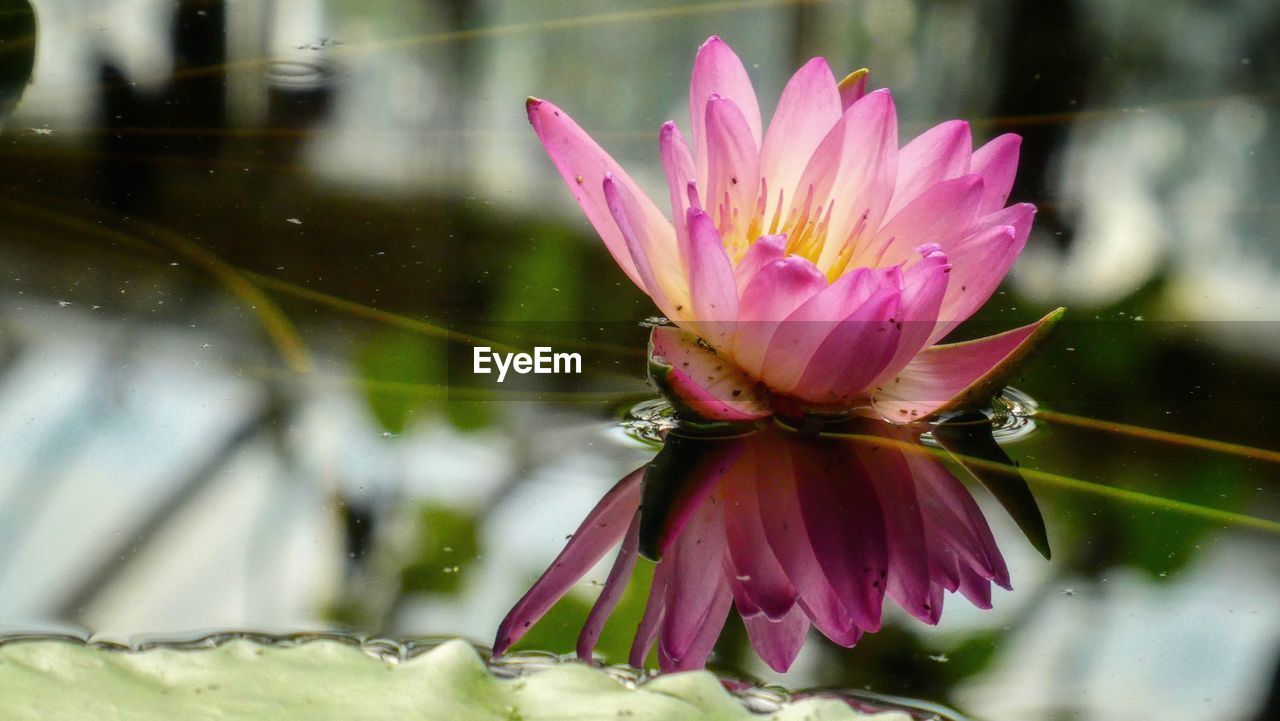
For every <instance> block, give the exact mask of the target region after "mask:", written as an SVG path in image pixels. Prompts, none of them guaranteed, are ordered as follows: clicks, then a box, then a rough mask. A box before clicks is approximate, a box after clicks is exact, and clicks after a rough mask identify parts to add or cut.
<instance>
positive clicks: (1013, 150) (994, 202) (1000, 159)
mask: <svg viewBox="0 0 1280 721" xmlns="http://www.w3.org/2000/svg"><path fill="white" fill-rule="evenodd" d="M1021 147H1022V138H1021V137H1019V136H1017V135H1015V134H1013V133H1006V134H1004V135H1001V136H1000V137H998V138H996V139H995V140H992V141H991V142H989V143H987V144H986V145H984V146H982V147H981V148H978V149H977V150H976V151H974V153H973V159H972V160H971V161H970V163H969V172H971V173H977V174H978V175H981V176H982V179H983V180H984V181H985V186H984V191H983V194H982V204H981V206H980V208H979V212H980V213H982V214H986V213H990V212H993V211H996V210H999V209H1000V208H1002V207H1004V204H1005V201H1007V200H1008V199H1009V191H1010V190H1012V189H1013V178H1014V176H1015V175H1016V174H1017V172H1018V151H1019V149H1020V148H1021Z"/></svg>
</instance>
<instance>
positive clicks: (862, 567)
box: [495, 37, 1063, 670]
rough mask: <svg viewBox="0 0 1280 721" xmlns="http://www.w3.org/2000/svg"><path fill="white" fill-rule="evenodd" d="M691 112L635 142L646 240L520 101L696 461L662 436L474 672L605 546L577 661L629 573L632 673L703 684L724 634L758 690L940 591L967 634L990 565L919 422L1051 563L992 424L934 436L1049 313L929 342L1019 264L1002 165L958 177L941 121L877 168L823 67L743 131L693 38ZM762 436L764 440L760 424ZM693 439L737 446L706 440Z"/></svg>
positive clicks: (981, 602)
mask: <svg viewBox="0 0 1280 721" xmlns="http://www.w3.org/2000/svg"><path fill="white" fill-rule="evenodd" d="M689 105H690V115H691V118H690V120H691V129H692V144H690V143H689V142H687V141H686V140H685V137H684V136H683V135H682V134H681V132H680V130H679V129H678V128H677V127H676V125H675V123H673V122H668V123H666V124H664V125H663V126H662V129H661V131H660V133H659V152H660V155H661V158H662V164H663V166H664V168H665V170H666V176H667V189H668V196H669V198H668V200H669V202H670V204H671V213H670V215H668V214H667V213H665V212H663V211H662V210H660V209H659V208H658V206H657V205H656V204H655V203H654V202H653V201H651V200H650V199H649V198H648V197H647V196H646V195H645V193H644V192H643V191H642V190H641V189H640V188H639V187H638V186H637V185H636V183H635V182H634V181H632V180H631V178H630V177H629V176H628V175H627V173H626V172H625V171H624V170H623V169H622V168H621V167H619V166H618V164H617V163H616V162H614V160H613V159H612V158H610V157H609V155H608V154H607V153H606V152H605V151H604V150H603V149H602V148H601V147H600V146H599V145H597V144H596V143H595V142H594V141H593V140H592V139H591V138H590V136H588V135H587V134H586V133H585V132H584V131H583V130H582V129H581V128H579V127H578V126H577V125H576V124H575V123H574V122H573V120H571V119H570V118H569V116H568V115H567V114H566V113H565V112H564V111H563V110H561V109H559V108H557V107H556V106H554V105H552V104H551V103H549V102H546V101H543V100H537V99H530V100H529V102H528V112H529V119H530V122H532V124H533V128H534V130H535V131H536V132H537V135H538V138H539V140H541V141H542V144H543V145H544V146H545V147H546V149H547V152H548V153H549V154H550V156H551V159H552V161H553V162H554V163H555V165H556V167H557V168H558V169H559V171H560V174H561V176H562V177H563V178H564V180H565V182H566V184H567V185H568V186H569V189H570V190H571V191H572V192H573V195H574V197H575V198H576V199H577V201H578V203H579V205H581V207H582V209H583V211H584V212H585V213H586V215H587V218H588V219H589V220H590V221H591V223H592V225H593V226H594V227H595V229H596V231H597V232H598V233H599V235H600V237H601V238H602V239H603V240H604V243H605V246H606V247H607V248H608V249H609V252H610V253H611V254H612V255H613V258H614V259H615V260H616V261H617V263H618V265H619V266H620V267H621V268H622V270H623V272H625V273H626V274H627V276H628V277H630V278H631V280H632V281H633V282H634V283H635V284H636V285H637V286H639V287H640V288H641V289H642V290H643V291H644V292H645V293H647V294H648V295H649V297H650V298H652V299H653V301H654V303H655V304H656V305H657V306H658V308H659V309H661V311H662V312H663V313H664V314H665V315H666V317H667V318H668V319H669V320H670V321H671V324H670V325H658V326H656V327H655V328H654V329H653V331H652V334H651V336H650V342H649V377H650V379H651V380H652V381H653V382H654V384H655V386H657V388H658V389H659V390H660V391H661V392H662V393H663V395H664V396H665V397H666V398H667V399H668V400H670V401H671V403H672V404H673V406H674V407H675V409H676V412H677V416H678V418H679V419H680V421H681V422H682V424H683V426H684V430H688V429H689V428H690V427H691V426H692V427H693V428H695V429H696V430H698V431H699V432H700V433H701V434H702V435H701V436H697V437H695V436H691V435H688V434H687V433H683V432H682V431H680V430H677V431H672V432H671V433H670V434H669V435H668V437H667V439H666V443H665V445H664V447H663V450H662V451H661V452H660V453H659V454H658V456H657V458H655V459H654V461H653V462H651V463H649V464H648V465H647V466H645V467H644V468H641V469H638V470H637V471H635V472H634V473H632V474H631V475H629V476H627V477H626V478H624V479H623V480H622V481H621V482H619V484H618V485H617V486H615V487H614V488H613V490H611V491H610V492H609V493H608V494H607V495H606V496H605V497H604V498H603V499H602V500H601V501H600V503H599V504H598V505H597V506H596V508H595V509H594V510H593V511H592V512H591V514H590V515H589V516H588V517H587V519H586V520H585V521H584V522H583V523H582V525H581V527H580V528H579V529H578V532H577V533H575V534H574V535H573V536H572V537H571V540H570V541H569V543H568V545H567V546H566V547H565V549H564V551H563V552H562V553H561V554H560V555H559V556H558V557H557V558H556V560H555V562H554V563H553V564H552V566H551V568H549V569H548V570H547V572H546V573H545V574H543V576H542V577H541V578H540V579H539V580H538V581H537V582H536V583H535V584H534V586H533V587H532V588H531V589H530V590H529V592H528V593H527V594H526V595H525V596H524V597H523V598H522V599H521V600H520V601H519V602H518V603H517V604H516V606H515V607H514V608H513V609H512V610H511V612H510V613H509V614H508V616H507V617H506V619H505V620H504V621H503V623H502V625H501V626H500V628H499V630H498V637H497V640H496V642H495V652H496V653H502V652H503V651H505V650H506V649H507V648H509V647H510V646H511V644H513V643H515V642H516V641H517V640H519V639H520V637H521V636H522V635H523V634H524V633H525V632H526V631H527V630H528V629H529V628H530V627H531V626H532V625H533V624H534V623H535V622H537V620H538V619H539V618H541V617H542V615H543V614H545V613H546V612H547V611H548V610H549V609H550V608H551V607H552V605H553V604H554V603H555V602H556V601H557V600H558V599H559V598H561V597H562V596H563V595H564V594H565V593H566V592H567V591H568V590H569V589H570V588H571V587H572V586H573V585H574V584H575V583H577V582H578V580H579V579H580V578H581V577H582V576H583V575H584V574H585V573H587V571H588V570H589V569H590V568H591V567H592V566H593V565H594V564H596V563H597V562H599V560H600V559H601V558H603V557H604V555H605V554H606V553H607V552H608V551H609V550H610V549H612V548H613V547H614V546H616V545H619V544H620V545H621V550H620V551H619V553H618V556H617V559H616V561H615V563H614V566H613V570H612V571H611V572H610V574H609V577H608V580H607V581H606V583H605V585H604V588H603V590H602V592H601V593H600V596H599V598H598V599H597V601H596V604H595V607H594V608H593V609H592V611H591V614H590V616H589V617H588V618H587V621H586V624H585V626H584V628H583V630H582V635H581V637H580V640H579V645H578V651H579V654H580V655H581V656H582V657H583V658H590V657H591V654H592V651H593V648H594V646H595V643H596V640H597V639H598V638H599V635H600V632H601V629H602V628H603V626H604V623H605V621H606V620H607V619H608V617H609V616H610V614H611V613H612V612H613V610H614V608H615V606H616V604H617V603H618V601H619V598H620V597H621V594H622V592H623V589H624V588H625V587H626V585H627V583H628V582H629V580H630V578H631V575H632V571H633V569H634V566H635V564H636V561H637V558H638V557H639V556H645V557H647V558H649V559H651V560H653V561H656V562H657V566H656V567H655V570H654V577H653V584H652V586H651V588H650V591H649V596H648V602H647V605H646V609H645V614H644V617H643V619H642V620H641V621H640V623H639V628H638V629H637V631H636V636H635V643H634V645H633V647H632V653H631V659H630V660H631V663H632V664H634V665H637V666H640V665H642V664H643V663H644V661H645V659H646V657H647V656H648V655H649V653H650V652H651V650H652V649H655V648H656V650H657V655H658V660H659V663H660V665H661V667H662V668H663V669H665V670H675V669H687V668H696V667H699V666H701V665H703V664H704V663H705V662H706V660H707V658H708V655H709V654H710V653H711V650H712V647H713V646H714V644H715V642H716V640H717V638H718V637H719V635H720V631H721V629H722V627H723V625H724V622H725V619H726V617H727V615H728V612H729V609H730V608H731V607H736V608H737V610H738V613H739V614H740V615H741V616H742V618H743V621H744V623H745V625H746V629H747V633H748V635H749V637H750V639H751V643H752V645H753V646H754V648H755V649H756V651H757V652H758V653H759V655H760V656H761V658H763V659H764V660H765V662H766V663H768V664H769V665H770V666H771V667H773V668H774V669H777V670H785V669H786V668H787V667H789V666H790V665H791V663H792V661H793V660H794V659H795V657H796V654H797V653H798V651H799V649H800V647H801V645H802V643H803V640H804V638H805V637H806V635H807V634H808V632H809V629H810V628H811V627H812V628H816V629H817V630H818V631H819V632H821V633H822V634H823V635H825V636H826V637H828V638H829V639H831V640H832V641H834V642H836V643H838V644H841V645H845V646H851V645H853V644H854V643H856V642H857V640H858V639H859V637H860V636H861V635H862V634H863V633H867V632H873V631H876V630H878V629H879V628H880V625H881V614H882V607H883V605H884V599H885V598H886V597H887V598H890V599H892V600H893V601H895V602H896V603H897V604H898V605H899V606H901V607H902V608H903V609H904V610H905V611H906V612H908V613H909V614H911V615H912V616H914V617H916V618H918V619H920V620H922V621H924V622H926V623H930V624H932V623H937V621H938V618H939V616H940V614H941V612H942V604H943V599H944V596H945V594H947V593H948V592H959V593H961V594H963V595H964V596H966V597H967V598H968V599H969V600H970V601H971V602H972V603H974V604H975V605H977V606H980V607H989V606H990V605H991V585H992V584H996V585H999V586H1003V587H1005V588H1008V587H1009V577H1008V571H1007V569H1006V568H1005V565H1004V561H1003V559H1002V558H1001V555H1000V552H999V549H998V548H996V545H995V542H994V540H993V538H992V535H991V532H990V530H989V529H988V527H987V524H986V521H985V520H984V519H983V517H982V514H981V513H980V512H979V511H978V508H977V506H976V505H975V504H974V502H973V499H972V497H971V496H969V495H968V492H967V491H966V490H965V488H964V486H963V484H961V483H960V482H959V481H958V480H957V479H956V478H955V477H954V476H952V475H951V474H950V472H949V471H948V470H947V468H946V466H944V465H943V464H942V463H941V462H939V461H938V459H937V458H935V457H934V456H933V455H932V454H931V453H930V452H929V451H927V450H925V449H924V447H923V446H921V445H920V444H919V442H918V440H919V435H920V433H922V432H923V430H924V428H923V426H922V424H918V423H914V421H918V420H922V419H926V418H930V419H934V420H938V421H940V422H939V423H938V424H937V425H935V426H934V427H933V431H934V434H935V438H936V440H937V441H938V442H939V443H941V444H943V446H944V447H946V448H947V449H948V451H952V449H953V447H957V448H960V452H959V453H958V454H957V455H956V458H957V459H958V460H960V462H961V463H962V464H964V463H965V461H964V458H965V452H966V451H967V449H976V450H977V452H978V455H979V456H981V457H986V458H994V459H995V460H996V465H995V466H994V469H995V470H993V467H991V466H988V467H985V470H975V469H974V468H969V467H968V466H966V467H967V468H969V470H970V472H971V473H972V474H973V475H974V476H975V477H976V478H978V479H980V480H982V481H983V483H985V484H986V485H988V486H989V487H990V488H991V490H992V491H993V493H994V495H995V496H996V498H997V499H998V500H999V501H1000V502H1001V503H1002V504H1003V505H1004V506H1005V507H1006V508H1007V509H1009V510H1010V512H1011V513H1012V514H1013V515H1014V517H1015V520H1017V521H1018V523H1019V526H1020V527H1021V528H1022V529H1023V530H1024V532H1027V534H1028V538H1029V539H1031V540H1032V543H1033V544H1034V545H1036V547H1037V548H1039V549H1040V550H1041V551H1042V553H1045V555H1046V556H1047V555H1048V545H1047V537H1046V535H1045V533H1044V526H1043V520H1042V519H1041V517H1040V514H1039V511H1038V509H1037V508H1036V506H1035V501H1034V499H1033V498H1032V497H1031V496H1030V492H1029V491H1028V490H1027V489H1026V485H1025V483H1024V482H1022V479H1021V477H1020V476H1019V474H1018V473H1017V471H1016V468H1014V467H1013V466H1012V464H1011V463H1010V462H1008V458H1007V456H1004V455H1003V452H1002V451H1000V450H999V449H998V447H997V446H996V444H995V442H994V440H993V439H992V437H991V435H990V425H989V424H987V425H985V426H983V425H982V423H979V424H978V428H979V430H978V431H976V432H975V431H973V430H972V429H971V428H970V427H969V426H967V425H965V424H963V423H958V421H959V420H962V419H963V418H969V419H972V418H974V417H976V418H978V419H979V420H980V421H985V419H986V418H985V416H982V415H981V414H974V413H972V412H970V411H973V410H975V409H978V408H981V407H983V406H986V405H989V404H990V401H991V398H992V396H993V395H994V394H995V393H997V392H998V391H999V390H1000V388H1001V387H1002V386H1003V385H1004V384H1005V383H1006V382H1007V380H1008V379H1009V378H1010V376H1011V375H1012V374H1013V373H1015V372H1016V371H1017V370H1019V369H1020V367H1021V365H1022V363H1023V362H1024V361H1025V359H1026V358H1028V357H1029V356H1030V355H1031V353H1032V352H1033V351H1034V350H1035V349H1037V348H1038V347H1039V346H1040V345H1041V344H1043V342H1044V339H1045V337H1046V335H1047V331H1048V330H1049V329H1050V328H1052V326H1053V325H1054V324H1055V322H1056V321H1057V319H1058V318H1059V317H1060V316H1061V314H1062V312H1063V311H1062V309H1058V310H1056V311H1054V312H1053V313H1050V314H1049V315H1047V316H1046V317H1045V318H1043V319H1041V320H1040V321H1038V322H1036V323H1033V324H1031V325H1028V326H1024V327H1022V328H1017V329H1014V330H1010V331H1007V332H1005V333H1001V334H999V335H995V336H991V337H987V338H981V339H978V340H971V341H966V342H961V343H950V344H942V343H939V341H941V340H942V339H943V338H944V337H946V336H947V334H948V333H950V332H951V330H953V329H954V328H955V327H956V326H957V325H959V324H960V323H961V322H963V321H964V320H965V319H967V318H969V317H970V316H971V315H972V314H973V313H974V312H975V311H976V310H977V309H978V308H979V307H980V306H981V305H982V304H983V303H984V302H986V300H987V299H988V298H989V297H990V296H991V294H992V293H993V292H994V291H995V289H996V287H997V286H998V285H999V284H1000V282H1001V280H1002V279H1003V278H1004V276H1005V274H1006V273H1007V272H1008V271H1009V269H1010V268H1011V267H1012V265H1013V263H1014V261H1015V260H1016V259H1017V257H1018V255H1019V253H1020V252H1021V251H1022V248H1023V246H1024V245H1025V243H1026V241H1027V235H1028V233H1029V232H1030V230H1031V222H1032V218H1033V217H1034V215H1035V208H1034V207H1033V206H1032V205H1030V204H1027V203H1017V204H1013V205H1007V204H1006V203H1007V201H1008V196H1009V192H1010V188H1011V187H1012V185H1013V180H1014V174H1015V171H1016V169H1017V164H1018V148H1019V138H1018V137H1017V136H1016V135H1002V136H999V137H997V138H995V139H993V140H991V141H990V142H988V143H987V144H985V145H983V146H982V147H980V148H978V149H977V150H973V148H972V139H971V137H970V132H969V127H968V125H967V124H966V123H964V122H961V121H950V122H946V123H942V124H940V125H938V126H936V127H934V128H932V129H930V130H928V131H926V132H924V133H923V134H921V135H920V136H919V137H917V138H915V139H914V140H911V141H910V142H908V143H907V144H906V145H904V146H901V147H899V144H898V126H897V115H896V112H895V110H894V105H893V99H892V97H891V96H890V94H889V92H888V91H887V90H876V91H872V92H868V89H867V72H866V71H865V70H860V71H857V72H854V73H852V74H851V75H849V76H848V77H846V78H845V79H844V80H843V81H840V82H837V81H836V79H835V76H834V75H833V74H832V72H831V69H830V68H829V67H828V66H827V63H826V61H825V60H823V59H822V58H815V59H813V60H811V61H809V62H808V63H806V64H805V65H804V66H803V67H801V68H800V70H798V71H797V72H796V73H795V75H794V76H793V77H792V78H791V80H790V81H789V82H788V83H787V85H786V87H785V89H784V90H783V92H782V97H781V99H780V100H779V101H778V105H777V109H776V111H775V112H774V114H773V119H772V121H771V122H770V123H769V125H768V127H767V128H765V126H764V125H763V123H762V121H761V116H760V109H759V105H758V103H757V101H756V96H755V91H754V90H753V89H752V86H751V81H750V80H749V78H748V77H747V73H746V70H745V69H744V68H743V65H742V63H741V61H739V59H738V58H737V56H736V55H734V53H733V51H732V50H730V49H729V46H728V45H726V44H725V43H724V42H723V41H721V40H720V39H719V38H715V37H713V38H711V39H709V40H708V41H707V42H706V43H705V44H703V46H702V47H701V49H700V50H699V51H698V56H697V59H696V60H695V62H694V68H693V81H692V83H691V85H690V90H689ZM961 412H969V413H961ZM944 414H946V415H945V416H944ZM770 416H776V417H778V418H780V419H781V420H783V421H784V423H782V424H773V423H756V422H757V421H760V420H761V419H765V418H768V417H770ZM885 420H887V421H891V422H890V423H884V422H882V421H885ZM706 422H713V423H720V422H729V423H733V424H735V425H734V426H733V427H732V430H733V431H734V433H733V434H728V435H727V436H722V437H714V436H712V435H711V434H710V433H709V432H708V429H707V428H706V427H705V426H701V425H699V424H704V423H706ZM736 424H743V425H736ZM787 425H795V426H799V427H801V428H803V429H804V432H803V433H794V432H791V431H790V430H786V429H785V428H784V426H787ZM744 426H746V427H747V429H748V431H747V433H746V434H742V433H741V432H740V431H742V429H743V427H744ZM824 428H825V429H826V430H825V431H824V432H822V433H815V432H814V431H815V430H817V429H824ZM957 428H959V429H960V430H957ZM982 428H985V431H983V430H982ZM831 429H836V431H837V432H836V433H835V434H834V435H833V434H831V433H830V430H831ZM849 429H853V435H856V436H859V437H861V438H862V439H863V442H862V443H854V442H852V441H850V440H848V438H847V437H845V436H842V434H846V435H847V433H848V432H849ZM984 433H985V435H983V434H984ZM948 444H953V445H948ZM1000 468H1007V469H1012V470H1006V471H1000V470H999V469H1000Z"/></svg>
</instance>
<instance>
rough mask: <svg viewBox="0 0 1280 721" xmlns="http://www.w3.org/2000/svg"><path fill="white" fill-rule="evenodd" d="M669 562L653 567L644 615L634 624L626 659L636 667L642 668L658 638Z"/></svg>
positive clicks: (665, 594) (669, 575) (664, 612)
mask: <svg viewBox="0 0 1280 721" xmlns="http://www.w3.org/2000/svg"><path fill="white" fill-rule="evenodd" d="M671 568H672V564H670V563H659V564H657V565H656V566H655V567H654V569H653V581H652V582H651V583H650V584H649V597H648V598H647V599H646V600H645V604H644V616H641V617H640V623H639V624H638V625H637V626H636V635H635V639H634V640H633V641H632V642H631V655H630V657H629V659H628V660H627V663H630V664H631V665H632V666H635V667H636V668H644V661H645V658H646V657H647V656H648V655H649V651H650V650H651V649H652V648H653V644H654V642H655V641H657V639H658V631H659V629H660V628H661V627H662V619H663V617H664V616H665V615H666V599H667V584H668V583H669V582H670V579H671Z"/></svg>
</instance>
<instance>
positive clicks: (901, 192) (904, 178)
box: [887, 120, 973, 217]
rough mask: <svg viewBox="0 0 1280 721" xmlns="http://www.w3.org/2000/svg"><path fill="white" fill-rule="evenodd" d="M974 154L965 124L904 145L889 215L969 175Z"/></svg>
mask: <svg viewBox="0 0 1280 721" xmlns="http://www.w3.org/2000/svg"><path fill="white" fill-rule="evenodd" d="M972 150H973V137H972V135H971V134H970V132H969V124H968V123H966V122H964V121H963V120H948V121H947V122H945V123H942V124H941V125H935V126H934V127H932V128H930V129H928V130H926V131H925V132H924V133H922V134H921V135H920V136H919V137H917V138H916V139H915V140H912V141H911V142H909V143H907V144H906V145H904V146H903V147H902V151H901V152H900V153H899V154H898V182H897V186H896V187H895V188H894V191H893V202H891V203H890V204H889V211H888V213H887V214H888V215H889V216H890V217H892V216H893V215H894V214H895V213H897V212H898V211H899V210H901V209H902V208H904V207H906V205H907V203H909V202H911V201H912V200H915V198H916V196H918V195H920V194H921V193H923V192H924V191H925V190H926V189H927V188H929V187H930V186H932V185H935V184H937V183H940V182H942V181H944V180H950V179H951V178H958V177H960V176H962V175H966V174H968V173H969V157H970V154H971V152H972Z"/></svg>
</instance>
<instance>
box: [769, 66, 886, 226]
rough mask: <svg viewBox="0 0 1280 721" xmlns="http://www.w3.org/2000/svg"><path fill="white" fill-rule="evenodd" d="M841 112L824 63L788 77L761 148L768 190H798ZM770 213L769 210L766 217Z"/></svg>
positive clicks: (770, 209) (807, 67)
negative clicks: (810, 164) (807, 167)
mask: <svg viewBox="0 0 1280 721" xmlns="http://www.w3.org/2000/svg"><path fill="white" fill-rule="evenodd" d="M864 77H865V76H864ZM843 112H844V110H843V108H842V107H841V105H840V90H839V89H838V88H837V87H836V79H835V76H833V75H832V74H831V68H830V67H829V66H828V65H827V61H826V60H824V59H822V58H814V59H812V60H810V61H809V62H807V63H805V64H804V65H803V66H801V68H800V69H799V70H797V71H796V73H795V75H792V76H791V80H789V81H788V82H787V86H786V87H785V88H783V90H782V97H781V99H779V100H778V109H777V110H775V111H774V113H773V120H771V121H770V122H769V129H768V131H766V132H765V136H764V144H763V145H762V146H761V148H760V168H761V174H762V175H763V176H764V177H765V178H767V179H768V181H769V187H772V188H779V189H786V190H787V192H791V189H792V188H795V187H797V186H798V184H799V182H800V174H801V173H803V172H804V167H805V164H806V163H807V162H808V160H809V158H810V157H812V156H813V151H814V150H816V149H817V148H818V143H820V142H822V139H823V137H825V136H826V134H827V132H828V131H830V130H831V127H832V126H833V125H835V124H836V121H838V120H839V119H840V115H841V114H842V113H843ZM769 200H770V201H772V200H773V199H772V198H770V199H769ZM772 212H773V209H772V207H770V208H769V209H768V210H767V211H766V213H765V216H766V217H771V215H772Z"/></svg>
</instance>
